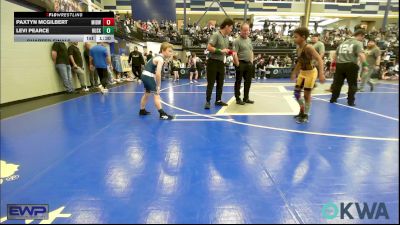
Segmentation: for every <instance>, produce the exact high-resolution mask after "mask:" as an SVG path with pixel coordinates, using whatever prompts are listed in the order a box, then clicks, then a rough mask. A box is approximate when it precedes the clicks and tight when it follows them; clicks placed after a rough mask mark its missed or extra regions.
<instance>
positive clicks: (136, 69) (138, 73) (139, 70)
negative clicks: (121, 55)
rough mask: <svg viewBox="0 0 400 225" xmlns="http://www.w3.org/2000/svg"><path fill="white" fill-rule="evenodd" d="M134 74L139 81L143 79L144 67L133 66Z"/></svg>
mask: <svg viewBox="0 0 400 225" xmlns="http://www.w3.org/2000/svg"><path fill="white" fill-rule="evenodd" d="M132 73H133V75H135V77H137V78H138V79H141V76H142V66H141V65H139V66H133V65H132Z"/></svg>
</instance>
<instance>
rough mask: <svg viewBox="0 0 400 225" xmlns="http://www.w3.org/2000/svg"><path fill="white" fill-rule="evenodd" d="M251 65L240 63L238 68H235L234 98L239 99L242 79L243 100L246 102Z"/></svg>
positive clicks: (249, 84)
mask: <svg viewBox="0 0 400 225" xmlns="http://www.w3.org/2000/svg"><path fill="white" fill-rule="evenodd" d="M252 70H253V64H251V63H249V62H245V61H240V63H239V67H236V82H235V98H236V100H239V99H240V86H241V84H242V78H244V98H243V100H244V101H246V100H248V99H249V91H250V86H251V78H252Z"/></svg>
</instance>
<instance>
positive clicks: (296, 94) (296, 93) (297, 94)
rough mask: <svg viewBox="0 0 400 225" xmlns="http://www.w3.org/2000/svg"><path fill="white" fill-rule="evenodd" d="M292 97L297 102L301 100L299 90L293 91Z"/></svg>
mask: <svg viewBox="0 0 400 225" xmlns="http://www.w3.org/2000/svg"><path fill="white" fill-rule="evenodd" d="M294 97H295V98H296V99H297V100H299V99H300V98H301V90H300V89H294Z"/></svg>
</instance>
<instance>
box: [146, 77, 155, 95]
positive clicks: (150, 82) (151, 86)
mask: <svg viewBox="0 0 400 225" xmlns="http://www.w3.org/2000/svg"><path fill="white" fill-rule="evenodd" d="M142 82H143V85H144V89H145V90H146V92H147V93H153V94H156V93H157V84H156V80H155V78H154V77H150V76H147V75H142Z"/></svg>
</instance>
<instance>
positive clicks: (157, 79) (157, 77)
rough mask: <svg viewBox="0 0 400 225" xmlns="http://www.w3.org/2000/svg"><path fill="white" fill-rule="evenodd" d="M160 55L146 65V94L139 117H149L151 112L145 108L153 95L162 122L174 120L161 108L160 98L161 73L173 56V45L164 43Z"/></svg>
mask: <svg viewBox="0 0 400 225" xmlns="http://www.w3.org/2000/svg"><path fill="white" fill-rule="evenodd" d="M160 53H161V54H159V55H156V56H154V57H152V58H151V59H150V60H149V61H148V62H147V63H146V65H145V67H144V70H143V72H142V77H141V78H142V81H143V85H144V88H145V90H146V92H145V93H144V95H143V97H142V100H141V102H140V111H139V115H141V116H146V115H149V114H150V112H147V111H146V109H145V107H146V104H147V101H148V99H149V96H150V95H151V94H153V96H154V104H155V106H156V108H157V110H158V112H159V113H160V119H161V120H172V119H173V118H174V117H173V116H171V115H168V114H167V113H166V112H164V110H163V109H162V106H161V98H160V89H161V71H162V68H163V65H164V62H165V61H166V60H167V59H169V58H170V57H171V56H172V54H173V51H172V45H171V44H170V43H168V42H163V43H162V44H161V47H160Z"/></svg>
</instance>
